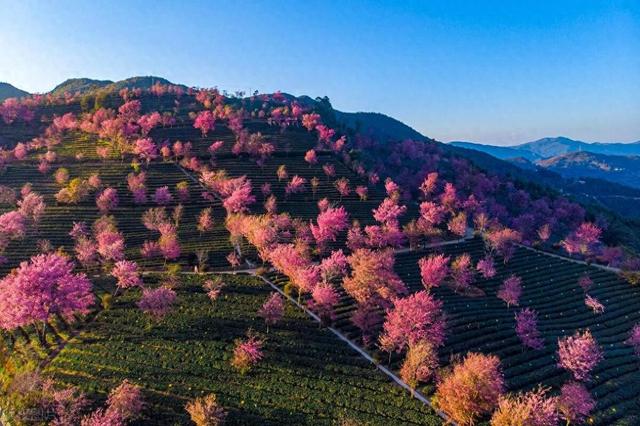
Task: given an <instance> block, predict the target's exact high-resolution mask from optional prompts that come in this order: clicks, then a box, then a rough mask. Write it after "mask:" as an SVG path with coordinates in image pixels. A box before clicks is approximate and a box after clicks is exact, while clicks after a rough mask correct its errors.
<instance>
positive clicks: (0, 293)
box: [0, 253, 95, 345]
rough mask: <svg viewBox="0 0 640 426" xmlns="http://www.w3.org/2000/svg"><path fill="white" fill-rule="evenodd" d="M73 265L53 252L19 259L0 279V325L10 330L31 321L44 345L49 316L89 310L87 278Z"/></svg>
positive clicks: (70, 317)
mask: <svg viewBox="0 0 640 426" xmlns="http://www.w3.org/2000/svg"><path fill="white" fill-rule="evenodd" d="M73 268H74V264H73V263H72V262H71V261H70V260H69V259H67V258H66V257H64V256H62V255H60V254H57V253H48V254H40V255H37V256H34V257H32V258H31V260H29V261H28V262H27V261H25V262H22V263H21V264H20V266H19V267H18V268H17V269H16V270H15V272H13V273H11V274H9V275H7V276H6V277H4V278H3V279H2V280H0V308H1V309H0V327H1V328H3V329H6V330H13V329H16V328H18V327H24V326H27V325H31V324H33V325H34V326H36V331H37V332H38V336H39V338H40V341H41V342H42V343H43V345H46V344H47V343H46V332H47V328H48V321H49V319H50V318H51V317H52V316H53V315H59V316H61V317H63V318H66V319H67V320H73V316H74V315H75V314H87V313H89V309H90V308H91V306H93V304H94V302H95V297H94V295H93V293H92V285H91V281H89V279H88V278H87V277H86V275H84V274H74V273H73ZM38 325H39V327H38Z"/></svg>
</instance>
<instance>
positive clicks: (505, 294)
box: [497, 275, 522, 307]
mask: <svg viewBox="0 0 640 426" xmlns="http://www.w3.org/2000/svg"><path fill="white" fill-rule="evenodd" d="M521 295H522V279H521V278H520V277H518V276H516V275H511V276H510V277H509V278H507V279H506V280H504V281H503V282H502V285H501V286H500V289H498V293H497V296H498V298H500V299H502V300H503V301H504V302H505V303H506V304H507V307H509V306H511V305H514V306H518V304H519V300H520V296H521Z"/></svg>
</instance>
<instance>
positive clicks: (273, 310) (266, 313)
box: [258, 293, 284, 333]
mask: <svg viewBox="0 0 640 426" xmlns="http://www.w3.org/2000/svg"><path fill="white" fill-rule="evenodd" d="M258 315H259V316H261V317H262V319H264V322H265V324H267V333H268V332H269V326H270V325H275V324H276V323H277V322H278V321H280V320H281V319H282V316H283V315H284V301H283V300H282V296H280V294H279V293H272V294H271V296H269V298H268V299H267V301H266V302H264V305H262V307H261V308H260V310H259V311H258Z"/></svg>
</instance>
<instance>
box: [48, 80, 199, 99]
mask: <svg viewBox="0 0 640 426" xmlns="http://www.w3.org/2000/svg"><path fill="white" fill-rule="evenodd" d="M156 83H158V84H163V85H167V84H172V83H171V82H170V81H168V80H166V79H164V78H161V77H154V76H145V77H131V78H127V79H124V80H120V81H116V82H113V81H111V80H94V79H90V78H70V79H68V80H65V81H64V82H62V83H60V84H59V85H57V86H56V87H55V88H54V89H53V90H51V92H49V93H51V94H53V95H62V94H64V93H86V92H90V91H92V90H96V89H108V90H115V91H118V90H120V89H122V88H125V87H128V88H130V89H149V88H150V87H151V86H153V85H154V84H156ZM182 87H183V88H185V89H186V87H185V86H182Z"/></svg>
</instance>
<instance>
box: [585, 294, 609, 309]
mask: <svg viewBox="0 0 640 426" xmlns="http://www.w3.org/2000/svg"><path fill="white" fill-rule="evenodd" d="M584 304H585V305H586V306H587V308H589V309H591V310H592V311H593V313H594V314H603V313H604V309H605V308H604V305H603V304H602V303H600V301H599V300H598V299H596V298H595V297H592V296H591V295H589V294H587V295H586V296H585V298H584Z"/></svg>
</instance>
